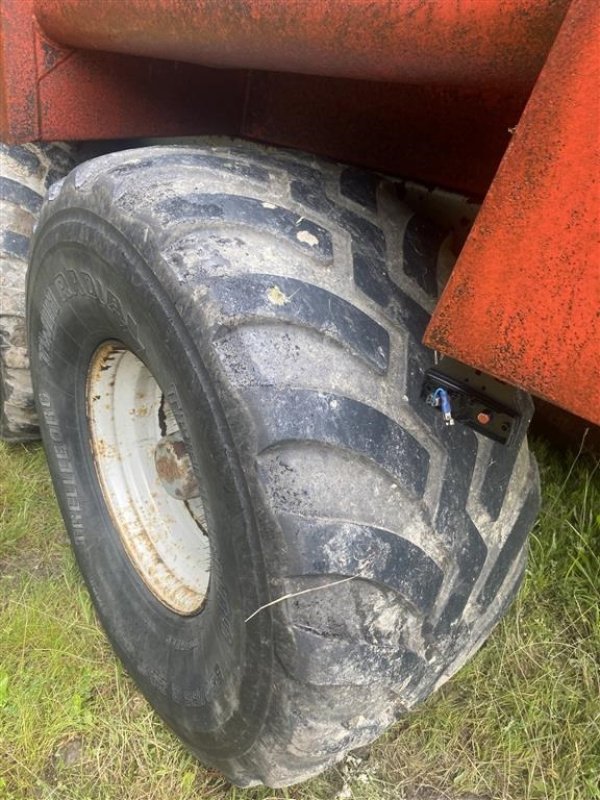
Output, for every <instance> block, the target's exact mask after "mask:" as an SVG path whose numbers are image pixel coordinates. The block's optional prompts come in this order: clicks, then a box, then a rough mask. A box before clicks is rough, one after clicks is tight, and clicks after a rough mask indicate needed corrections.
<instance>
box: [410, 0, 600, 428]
mask: <svg viewBox="0 0 600 800" xmlns="http://www.w3.org/2000/svg"><path fill="white" fill-rule="evenodd" d="M599 33H600V4H598V3H597V2H596V0H574V2H573V3H572V5H571V8H570V10H569V12H568V14H567V17H566V19H565V22H564V23H563V26H562V28H561V31H560V33H559V35H558V38H557V40H556V43H555V45H554V46H553V48H552V50H551V52H550V55H549V57H548V60H547V63H546V65H545V66H544V68H543V71H542V73H541V75H540V77H539V79H538V81H537V83H536V86H535V88H534V90H533V93H532V96H531V98H530V101H529V103H528V104H527V107H526V109H525V111H524V114H523V117H522V119H521V121H520V122H519V125H518V127H517V129H516V132H515V135H514V138H513V141H512V143H511V145H510V146H509V148H508V151H507V153H506V155H505V157H504V159H503V161H502V164H501V166H500V169H499V171H498V174H497V176H496V178H495V180H494V181H493V183H492V186H491V188H490V190H489V192H488V194H487V196H486V199H485V202H484V205H483V208H482V210H481V212H480V214H479V216H478V218H477V220H476V222H475V226H474V228H473V230H472V232H471V234H470V236H469V238H468V239H467V242H466V245H465V247H464V250H463V252H462V254H461V256H460V258H459V261H458V264H457V266H456V268H455V270H454V272H453V274H452V277H451V279H450V281H449V283H448V286H447V287H446V290H445V292H444V294H443V296H442V298H441V300H440V303H439V304H438V306H437V308H436V311H435V314H434V316H433V318H432V320H431V323H430V325H429V328H428V330H427V332H426V336H425V341H426V343H427V344H428V345H429V346H430V347H434V348H436V349H437V350H440V351H442V352H444V353H448V354H450V355H452V356H454V357H455V358H458V359H460V360H462V361H465V362H467V363H468V364H471V365H473V366H475V367H477V368H479V369H481V370H484V371H486V372H490V373H491V374H492V375H495V376H496V377H498V378H501V379H504V380H506V381H509V382H510V383H514V384H517V385H520V386H522V387H523V388H525V389H527V390H528V391H530V392H532V393H534V394H536V395H539V396H540V397H543V398H545V399H547V400H549V401H550V402H552V403H555V404H556V405H559V406H561V407H563V408H565V409H567V410H569V411H572V412H573V413H574V414H577V415H579V416H581V417H584V418H585V419H588V420H591V421H592V422H595V423H600V239H599V234H600V208H599V206H600V194H599V190H598V176H599V175H600V140H599V134H600V132H599V122H600V101H599V93H598V75H600V44H599V42H600V37H599Z"/></svg>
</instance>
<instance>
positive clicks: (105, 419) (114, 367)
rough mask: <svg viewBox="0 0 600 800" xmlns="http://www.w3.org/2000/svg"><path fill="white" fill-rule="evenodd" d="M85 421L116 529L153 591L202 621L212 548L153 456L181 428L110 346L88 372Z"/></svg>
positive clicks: (194, 506)
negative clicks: (169, 487) (166, 437)
mask: <svg viewBox="0 0 600 800" xmlns="http://www.w3.org/2000/svg"><path fill="white" fill-rule="evenodd" d="M87 413H88V421H89V430H90V442H91V447H92V452H93V455H94V461H95V465H96V471H97V474H98V478H99V481H100V485H101V487H102V491H103V494H104V500H105V502H106V505H107V507H108V509H109V511H110V514H111V517H112V520H113V522H114V525H115V527H116V529H117V531H118V533H119V536H120V538H121V541H122V543H123V546H124V548H125V550H126V552H127V554H128V555H129V558H130V559H131V561H132V563H133V565H134V566H135V568H136V570H137V572H138V573H139V574H140V576H141V577H142V579H143V580H144V583H145V584H146V586H147V587H148V588H149V589H150V591H151V592H152V593H153V594H154V595H155V596H156V597H157V598H158V599H159V600H160V601H161V602H162V603H163V604H164V605H166V606H167V607H168V608H170V609H171V610H173V611H175V612H177V613H178V614H183V615H189V614H195V613H197V612H198V611H199V610H200V609H201V607H202V605H203V603H204V600H205V597H206V592H207V590H208V581H209V577H210V548H209V540H208V536H207V534H206V522H205V515H204V507H203V505H202V501H201V500H200V498H199V497H196V498H193V499H188V500H186V501H183V500H178V499H176V498H175V497H173V496H172V494H170V493H169V492H167V490H166V489H165V487H164V486H163V483H162V482H161V479H160V477H159V475H158V473H157V470H156V466H155V460H154V456H155V450H156V446H157V444H158V442H159V441H160V440H161V439H162V437H163V436H164V435H165V433H166V434H177V433H178V431H179V428H178V426H177V422H176V421H175V418H174V416H173V414H172V412H171V411H170V409H169V407H168V404H167V403H166V400H165V397H164V395H163V392H162V390H161V388H160V386H159V385H158V383H157V382H156V380H155V379H154V377H153V376H152V374H151V373H150V371H149V370H148V368H147V367H146V366H145V364H144V363H143V362H142V361H140V359H139V358H137V356H135V355H134V354H133V353H132V352H131V351H130V350H128V349H126V348H125V347H124V345H122V344H120V343H119V342H105V343H104V344H102V345H101V346H100V347H99V348H98V350H96V352H95V353H94V356H93V358H92V361H91V363H90V368H89V372H88V384H87Z"/></svg>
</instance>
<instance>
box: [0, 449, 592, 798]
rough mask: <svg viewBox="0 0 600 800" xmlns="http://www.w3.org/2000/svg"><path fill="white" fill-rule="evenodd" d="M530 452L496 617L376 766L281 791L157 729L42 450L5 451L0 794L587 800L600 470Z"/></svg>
mask: <svg viewBox="0 0 600 800" xmlns="http://www.w3.org/2000/svg"><path fill="white" fill-rule="evenodd" d="M535 449H536V452H537V455H538V458H539V461H540V466H541V472H542V480H543V484H544V510H543V513H542V515H541V517H540V520H539V522H538V524H537V526H536V529H535V531H534V534H533V537H532V544H531V558H530V565H529V570H528V575H527V579H526V582H525V586H524V589H523V591H522V592H521V594H520V595H519V598H518V600H517V601H516V603H515V604H514V606H513V608H512V610H511V612H510V613H509V615H508V617H507V618H506V620H505V621H504V622H503V623H502V624H501V625H500V626H499V628H498V629H497V630H496V631H495V633H494V634H493V636H492V637H491V639H490V640H489V642H488V643H487V645H485V646H484V648H483V649H482V650H481V652H480V653H479V654H478V655H477V657H476V658H475V659H474V660H473V661H472V662H471V663H470V664H469V665H468V666H467V667H466V668H465V669H464V670H463V671H462V672H461V673H460V674H459V675H458V676H457V677H456V678H455V679H454V680H453V681H451V682H450V684H448V685H447V686H445V687H444V688H443V689H442V690H441V691H440V692H438V694H437V695H435V696H434V697H432V698H431V699H430V701H429V702H428V703H427V704H426V705H425V707H424V708H422V709H421V710H420V711H419V712H418V713H415V714H414V715H412V716H411V717H409V718H407V719H406V720H404V721H402V722H400V723H399V724H398V725H396V726H395V728H394V729H392V730H391V731H390V732H389V733H388V734H387V735H386V736H385V737H384V738H383V739H382V740H380V741H379V742H378V743H377V744H375V745H374V746H373V747H372V748H371V750H370V751H366V752H364V753H361V754H359V756H358V757H356V758H355V757H350V758H349V759H348V760H347V762H346V763H345V764H344V765H343V766H342V767H341V768H339V769H336V770H332V771H330V772H329V773H327V774H326V775H324V776H322V777H321V778H318V779H316V780H313V781H311V782H309V783H307V784H304V785H303V786H300V787H298V788H293V789H289V790H287V792H286V791H271V790H267V789H259V790H239V789H235V788H232V787H230V786H228V785H227V784H226V783H225V782H224V781H223V779H222V778H221V777H220V776H219V775H217V774H215V773H213V772H210V771H207V770H205V769H204V768H203V767H202V766H201V765H199V764H198V762H197V761H195V759H194V758H193V757H191V756H190V755H188V754H187V753H186V752H185V751H184V750H183V749H182V748H181V747H180V745H179V744H178V742H177V740H176V739H175V738H174V737H173V736H172V735H171V734H170V733H169V732H168V731H167V730H166V729H165V728H164V726H163V725H162V724H161V722H160V721H159V720H158V719H157V718H156V717H155V716H154V714H153V713H152V710H151V709H150V707H149V706H148V705H147V703H146V702H145V700H144V699H143V698H142V697H141V696H140V694H139V693H138V692H137V690H136V688H135V687H134V685H133V684H132V682H131V681H130V680H129V678H128V677H127V676H126V674H125V673H124V671H123V669H122V668H121V667H120V665H119V664H118V663H117V661H116V660H115V658H114V657H113V655H112V652H111V650H110V648H109V646H108V644H107V643H106V640H105V638H104V636H103V633H102V631H101V630H100V629H99V627H98V625H97V623H96V620H95V617H94V613H93V610H92V608H91V605H90V601H89V599H88V596H87V594H86V591H85V589H84V587H83V584H82V581H81V578H80V577H79V574H78V572H77V569H76V567H75V565H74V561H73V558H72V555H71V552H70V550H69V547H68V544H67V541H66V535H65V533H64V529H63V525H62V521H61V519H60V516H59V514H58V511H57V508H56V505H55V502H54V498H53V494H52V490H51V487H50V483H49V479H48V474H47V469H46V465H45V460H44V455H43V451H42V450H41V448H40V447H38V446H33V447H28V448H25V447H12V448H10V447H8V446H5V445H0V497H1V504H2V505H1V512H0V513H1V519H0V525H1V527H0V615H1V620H0V797H2V798H3V800H29V799H30V798H31V799H32V800H33V798H35V800H45V799H47V800H50V798H53V799H55V800H167V799H168V800H180V799H181V800H183V799H184V798H192V797H193V798H202V799H203V800H204V798H206V800H209V798H213V799H214V800H267V799H268V798H273V799H275V798H277V800H279V799H280V798H289V799H290V800H291V799H292V798H293V800H330V799H332V798H334V797H339V798H344V797H345V798H354V800H392V798H394V800H399V799H400V798H402V797H404V796H407V797H412V796H414V793H417V794H419V796H422V797H431V796H436V797H437V796H440V795H441V796H442V797H445V796H448V797H452V798H456V797H462V796H466V795H467V794H468V793H473V794H475V795H477V796H478V797H484V798H503V799H505V800H542V798H544V799H546V798H548V800H550V799H551V800H598V799H599V798H600V789H599V778H600V699H599V698H600V685H599V684H600V676H599V670H600V666H599V665H600V517H599V514H600V500H599V497H600V489H599V481H598V473H597V472H596V468H597V466H598V465H597V464H594V463H591V462H590V461H585V460H584V459H580V460H579V461H578V462H577V463H575V464H574V465H573V458H572V457H569V458H568V459H567V458H565V457H564V456H561V455H560V454H557V453H553V452H552V451H550V450H549V449H548V448H547V447H546V446H544V445H543V444H538V445H537V446H536V448H535ZM430 790H431V791H430ZM433 791H435V793H436V794H435V795H432V794H431V792H433Z"/></svg>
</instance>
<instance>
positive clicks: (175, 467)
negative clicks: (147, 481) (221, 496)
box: [154, 434, 200, 500]
mask: <svg viewBox="0 0 600 800" xmlns="http://www.w3.org/2000/svg"><path fill="white" fill-rule="evenodd" d="M154 464H155V466H156V471H157V473H158V477H159V478H160V481H161V483H162V485H163V487H164V488H165V490H166V491H167V492H168V493H169V494H170V495H171V496H172V497H176V498H177V499H178V500H191V499H192V498H193V497H198V495H199V494H200V487H199V485H198V481H197V480H196V476H195V475H194V469H193V467H192V462H191V459H190V457H189V455H188V453H187V450H186V447H185V444H184V442H183V441H182V440H181V439H180V438H179V436H178V435H177V434H171V435H170V436H165V437H163V438H162V439H161V440H160V441H159V443H158V444H157V446H156V450H155V452H154Z"/></svg>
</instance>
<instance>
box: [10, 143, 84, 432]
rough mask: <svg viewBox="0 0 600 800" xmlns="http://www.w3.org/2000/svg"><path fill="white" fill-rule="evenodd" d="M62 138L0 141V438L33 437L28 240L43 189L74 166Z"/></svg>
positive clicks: (36, 430)
mask: <svg viewBox="0 0 600 800" xmlns="http://www.w3.org/2000/svg"><path fill="white" fill-rule="evenodd" d="M74 152H75V151H74V148H73V147H71V146H70V145H68V144H65V143H63V142H51V143H44V144H25V145H13V146H9V145H6V144H2V143H0V286H1V292H0V294H1V300H0V439H4V440H6V441H13V442H18V441H28V440H31V439H39V431H38V426H37V417H36V413H35V404H34V400H33V390H32V387H31V378H30V375H29V357H28V354H27V344H26V335H25V271H26V269H27V258H28V254H29V240H30V237H31V233H32V231H33V227H34V225H35V221H36V219H37V215H38V213H39V210H40V208H41V206H42V202H43V200H44V197H45V195H46V191H47V190H48V188H49V187H50V186H51V185H52V184H53V183H54V182H55V181H57V180H60V179H61V178H63V177H64V176H65V175H66V173H67V172H68V171H69V170H70V169H72V168H73V166H74V165H75V158H74Z"/></svg>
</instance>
